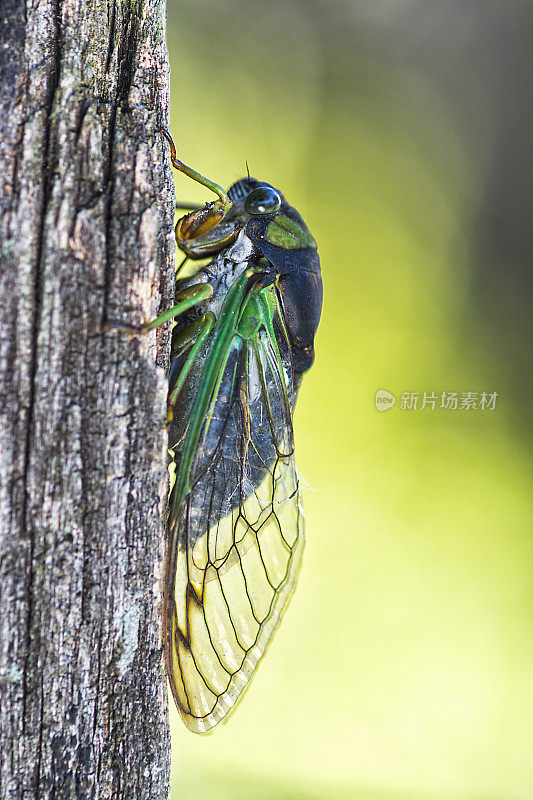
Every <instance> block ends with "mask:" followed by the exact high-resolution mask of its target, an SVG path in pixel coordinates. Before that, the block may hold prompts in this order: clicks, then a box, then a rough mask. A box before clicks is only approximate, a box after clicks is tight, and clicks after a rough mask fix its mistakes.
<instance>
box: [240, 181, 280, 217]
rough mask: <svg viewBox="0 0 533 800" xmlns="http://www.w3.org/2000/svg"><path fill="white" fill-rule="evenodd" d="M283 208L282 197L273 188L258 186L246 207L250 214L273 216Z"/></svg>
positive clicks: (251, 193) (249, 196) (252, 192)
mask: <svg viewBox="0 0 533 800" xmlns="http://www.w3.org/2000/svg"><path fill="white" fill-rule="evenodd" d="M280 206H281V197H280V196H279V194H278V193H277V192H276V190H275V189H273V188H272V187H271V186H258V187H257V189H253V190H252V191H251V192H250V194H249V195H248V197H247V198H246V202H245V204H244V207H245V209H246V211H247V212H248V213H249V214H273V213H274V212H275V211H277V210H278V209H279V208H280Z"/></svg>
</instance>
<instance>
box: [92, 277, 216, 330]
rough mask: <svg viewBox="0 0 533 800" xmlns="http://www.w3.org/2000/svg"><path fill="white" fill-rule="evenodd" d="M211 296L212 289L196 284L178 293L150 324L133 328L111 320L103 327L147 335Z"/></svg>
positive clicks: (208, 286) (203, 284)
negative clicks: (169, 305) (173, 301)
mask: <svg viewBox="0 0 533 800" xmlns="http://www.w3.org/2000/svg"><path fill="white" fill-rule="evenodd" d="M212 295H213V287H212V286H211V285H210V284H209V283H196V284H194V286H188V287H187V288H186V289H182V290H181V291H180V292H178V293H177V295H176V296H175V298H174V299H175V300H177V301H178V302H177V303H176V304H175V305H173V306H172V308H169V309H168V310H167V311H164V312H163V314H160V315H159V316H158V317H156V318H155V319H153V320H152V321H151V322H147V323H145V324H144V325H140V326H139V327H135V326H134V325H124V324H123V323H115V322H114V321H113V320H108V321H107V322H106V324H105V326H104V327H105V328H106V329H107V330H115V331H121V332H122V333H136V334H143V333H148V331H151V330H153V329H154V328H159V327H160V326H161V325H164V324H165V322H169V321H170V320H171V319H175V317H178V316H179V315H180V314H183V313H184V312H185V311H188V310H189V308H192V307H193V306H196V305H198V304H199V303H203V301H204V300H208V299H209V298H210V297H212Z"/></svg>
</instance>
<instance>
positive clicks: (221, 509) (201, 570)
mask: <svg viewBox="0 0 533 800" xmlns="http://www.w3.org/2000/svg"><path fill="white" fill-rule="evenodd" d="M170 142H171V151H172V161H173V164H174V166H176V167H177V168H179V169H181V171H184V172H186V173H187V174H189V175H191V177H194V178H195V179H196V180H200V182H201V183H204V185H207V186H209V187H210V188H213V189H214V191H216V192H217V194H218V195H219V198H220V199H219V200H218V201H216V202H215V203H210V204H207V205H206V206H205V207H204V208H201V209H196V210H195V211H193V212H192V213H190V214H188V215H187V216H185V217H183V218H182V219H181V220H180V221H179V222H178V224H177V226H176V238H177V243H178V246H179V247H180V248H181V249H182V250H183V251H184V252H185V254H186V256H187V257H189V258H205V257H206V256H212V259H211V261H210V262H209V264H208V265H207V266H205V267H203V268H202V269H200V270H199V272H198V273H197V274H196V275H195V276H194V277H193V278H189V279H186V280H180V279H179V278H178V280H177V283H176V297H177V300H178V303H177V306H176V307H175V308H174V309H172V310H171V312H167V314H165V315H163V316H162V317H161V318H159V322H158V321H154V323H152V326H153V325H154V324H159V323H160V322H161V321H162V320H163V318H164V319H165V320H166V319H168V318H170V317H178V319H177V323H176V326H175V328H174V331H173V338H172V351H171V367H170V376H169V408H170V409H171V412H172V422H171V425H170V432H169V438H170V441H169V447H170V448H172V450H173V452H174V454H175V465H176V480H175V484H174V487H173V490H172V493H171V498H170V512H169V543H168V554H167V562H166V582H165V648H166V663H167V669H168V674H169V679H170V685H171V688H172V693H173V696H174V699H175V701H176V704H177V706H178V709H179V712H180V715H181V717H182V719H183V721H184V723H185V724H186V725H187V727H188V728H189V729H190V730H192V731H194V732H196V733H206V732H207V731H209V730H210V729H211V728H212V727H213V726H214V725H216V724H217V723H218V722H220V721H221V720H222V719H224V717H226V716H227V714H228V713H230V711H232V709H233V708H234V706H235V704H236V702H237V701H238V699H239V698H240V696H241V695H242V693H243V691H244V689H245V688H246V686H247V684H248V682H249V680H250V678H251V676H252V674H253V672H254V670H255V668H256V666H257V664H258V662H259V660H260V659H261V657H262V655H263V654H264V652H265V650H266V647H267V645H268V643H269V641H270V639H271V637H272V635H273V633H274V631H275V630H276V628H277V626H278V624H279V622H280V619H281V616H282V614H283V612H284V610H285V608H286V606H287V603H288V601H289V598H290V596H291V594H292V591H293V589H294V586H295V581H296V577H297V574H298V571H299V567H300V562H301V557H302V550H303V544H304V534H303V514H302V509H301V505H300V491H299V484H298V477H297V473H296V468H295V462H294V444H293V430H292V413H293V408H294V403H295V400H296V395H297V392H298V389H299V386H300V383H301V379H302V375H303V373H304V372H306V371H307V370H308V369H309V367H310V366H311V364H312V363H313V358H314V350H313V340H314V335H315V332H316V328H317V326H318V321H319V317H320V311H321V305H322V282H321V277H320V265H319V259H318V254H317V249H316V244H315V242H314V240H313V239H312V237H311V235H310V234H309V231H308V230H307V227H306V226H305V223H304V221H303V219H302V218H301V216H300V215H299V214H298V212H297V211H296V210H295V209H293V208H291V207H290V206H289V205H288V204H287V203H286V201H285V199H284V198H283V196H282V195H281V194H280V193H279V192H278V191H277V190H276V189H274V187H272V186H270V185H269V184H267V183H264V182H262V181H257V180H255V179H252V178H244V179H242V180H240V181H238V182H237V183H235V184H234V185H233V186H232V187H231V188H230V189H229V191H228V193H227V194H226V193H225V192H223V190H222V189H221V188H220V187H219V186H217V185H216V184H213V183H212V182H210V181H207V179H205V178H203V176H199V175H198V173H195V172H194V171H193V170H190V168H188V167H185V165H183V164H182V163H181V162H179V161H178V160H177V159H176V156H175V149H174V146H173V143H172V140H171V139H170ZM178 315H179V316H178Z"/></svg>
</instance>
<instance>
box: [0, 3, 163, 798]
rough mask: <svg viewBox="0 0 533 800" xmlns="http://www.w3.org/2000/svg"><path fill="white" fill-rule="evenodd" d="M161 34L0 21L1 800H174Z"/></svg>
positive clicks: (53, 10) (148, 28) (148, 26)
mask: <svg viewBox="0 0 533 800" xmlns="http://www.w3.org/2000/svg"><path fill="white" fill-rule="evenodd" d="M164 13H165V8H164V3H163V2H161V0H35V2H31V0H3V3H2V16H3V19H2V26H0V45H1V46H0V187H1V189H0V244H1V251H0V258H1V269H0V297H1V302H0V464H1V467H0V608H1V614H0V723H1V732H0V744H1V752H0V797H1V798H2V800H14V799H15V798H17V800H19V798H24V800H30V798H31V799H33V798H36V799H37V798H39V800H47V799H48V798H54V800H60V798H87V799H88V798H91V800H92V799H93V798H116V799H117V800H119V799H121V798H143V800H144V799H146V800H148V798H149V799H150V800H159V798H161V799H162V798H166V797H167V794H168V777H169V733H168V722H167V713H166V689H165V683H164V676H163V670H162V662H161V631H160V619H161V598H160V576H161V574H162V568H161V564H162V556H163V549H164V533H163V531H164V525H163V521H164V516H165V511H166V495H167V489H168V477H167V456H166V431H165V421H166V414H165V399H166V380H165V375H164V366H165V363H166V357H167V354H168V330H165V331H164V332H163V333H162V334H161V333H160V334H158V341H157V343H156V334H155V333H152V334H150V335H149V336H146V337H143V338H142V339H141V338H139V337H132V336H128V335H125V334H120V333H117V332H106V331H105V329H104V323H105V321H106V319H120V320H124V321H129V322H131V323H136V324H138V323H140V322H144V321H146V320H148V319H151V318H152V317H154V316H155V315H156V314H157V313H159V312H160V311H161V310H162V309H164V308H166V307H168V305H169V301H170V295H171V292H172V271H173V270H172V268H173V250H174V245H173V232H172V220H173V203H174V194H173V184H172V180H171V174H170V168H169V162H168V150H167V145H166V142H165V141H164V139H163V138H162V137H161V135H160V133H159V130H160V128H161V126H162V125H163V124H164V125H168V78H169V74H168V72H169V70H168V58H167V52H166V43H165V24H164Z"/></svg>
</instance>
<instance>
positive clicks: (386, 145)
mask: <svg viewBox="0 0 533 800" xmlns="http://www.w3.org/2000/svg"><path fill="white" fill-rule="evenodd" d="M427 5H429V6H431V8H432V9H433V11H435V9H437V8H438V6H437V5H436V4H435V3H433V4H431V3H430V4H427ZM473 5H474V4H472V6H473ZM446 6H447V13H448V14H449V15H451V16H448V17H446V19H444V17H443V20H444V27H443V28H442V29H441V30H440V34H439V35H440V39H439V38H438V36H437V34H435V30H434V29H433V28H431V27H429V28H428V26H427V25H424V24H423V23H424V21H427V18H426V17H423V16H421V15H422V12H423V11H424V8H426V6H425V4H423V3H416V2H412V3H409V2H406V3H398V4H397V5H396V10H395V4H390V3H385V2H380V3H377V4H375V5H373V4H367V3H350V2H348V0H345V1H344V2H342V0H335V2H332V3H331V4H320V3H318V2H316V3H315V2H309V3H304V2H296V0H295V1H294V2H283V3H282V2H278V0H276V1H275V2H273V3H269V4H265V3H263V4H261V3H259V2H255V0H249V2H246V3H245V2H240V1H238V0H228V1H227V2H224V3H223V4H217V3H215V2H214V0H212V1H208V0H203V2H193V1H192V0H190V1H189V2H187V0H169V6H168V43H169V50H170V57H171V67H172V129H173V133H174V137H175V139H176V144H177V147H178V154H179V156H180V158H182V159H183V160H184V161H186V162H187V163H189V164H191V165H192V166H193V167H195V168H196V169H199V170H200V171H201V172H203V173H204V174H206V175H208V176H209V177H210V178H212V179H214V180H216V181H217V182H219V183H221V184H222V185H226V186H229V185H230V184H231V182H232V181H233V180H235V179H237V178H239V177H242V175H243V174H245V173H246V166H245V162H246V161H247V162H248V164H249V166H250V172H251V174H252V175H253V176H255V177H258V178H262V179H265V180H267V181H269V182H270V183H272V184H274V185H275V186H278V187H279V188H280V189H281V190H282V191H283V192H284V194H285V195H286V197H287V198H288V200H289V201H290V202H291V203H292V204H293V205H295V206H296V208H298V210H299V211H300V212H301V213H302V214H303V215H304V217H305V219H306V221H307V222H308V224H309V228H310V230H311V231H312V233H313V235H314V237H315V238H316V240H317V242H318V244H319V252H320V255H321V261H322V269H323V277H324V286H325V304H324V312H323V319H322V323H321V327H320V329H319V333H318V337H317V347H316V351H317V358H316V363H315V365H314V367H313V369H312V370H311V372H310V373H309V374H308V375H307V376H306V378H305V380H304V383H303V387H302V390H301V393H300V398H299V400H298V407H297V411H296V442H297V463H298V466H299V471H300V474H301V476H302V478H303V480H304V482H305V483H306V484H308V485H309V486H310V487H312V489H311V488H310V489H308V490H306V491H305V492H304V503H305V511H306V520H307V550H306V555H305V562H304V569H303V571H302V576H301V579H300V584H299V587H298V590H297V592H296V594H295V597H294V599H293V601H292V605H291V608H290V610H289V611H288V613H287V616H286V618H285V620H284V623H283V625H282V627H281V629H280V631H279V633H278V634H277V636H276V639H275V641H274V643H273V646H272V648H271V650H270V652H269V654H268V656H267V657H266V658H265V661H264V663H263V664H262V666H261V668H260V669H259V672H258V674H257V676H256V678H255V679H254V681H253V685H252V687H251V689H250V691H249V693H248V694H247V697H246V699H245V700H244V701H243V703H242V705H241V707H240V708H239V710H238V711H237V713H236V714H235V716H234V717H232V719H231V720H230V722H229V723H228V724H227V725H225V726H221V728H220V729H217V730H216V731H215V733H214V734H213V735H212V736H210V737H207V738H199V737H195V736H193V735H192V734H190V733H188V732H187V731H186V730H185V728H184V727H183V726H181V723H180V722H179V721H178V719H177V714H173V715H172V721H173V740H174V747H175V760H174V773H173V779H174V787H175V796H176V798H178V797H179V798H182V797H192V796H195V797H199V798H201V800H226V798H232V799H233V800H239V798H241V797H242V798H245V797H246V798H247V800H248V798H258V800H261V798H263V797H264V798H267V797H269V798H280V799H282V798H291V800H299V798H302V800H303V798H310V799H314V798H318V797H324V798H325V797H338V798H341V799H342V800H344V798H348V797H350V798H354V800H356V799H357V798H363V797H364V798H368V800H372V798H375V799H376V800H385V799H386V800H396V798H399V799H400V800H407V799H408V798H412V799H413V800H417V798H426V799H427V800H431V799H432V798H435V800H437V798H441V797H442V798H448V799H451V798H464V799H465V800H466V799H467V798H468V799H470V798H471V799H472V800H481V798H491V799H494V800H530V798H531V797H532V796H533V759H532V757H531V745H532V741H533V681H532V678H531V674H532V666H533V635H532V628H531V615H532V611H533V597H532V592H531V562H532V555H533V553H532V551H533V547H532V539H531V529H532V524H531V523H532V518H533V514H532V511H533V509H532V503H531V473H532V469H531V467H532V460H531V451H530V449H528V447H527V444H528V441H530V432H531V428H530V427H529V426H530V421H531V403H530V400H528V398H527V392H528V391H529V392H530V391H531V374H526V375H525V376H524V374H523V371H522V369H521V365H520V359H521V354H522V352H523V353H524V359H525V358H526V355H527V352H529V350H530V343H529V340H528V339H527V336H526V334H527V333H528V332H527V330H526V329H525V324H526V323H525V322H524V323H523V324H522V325H521V326H518V329H515V327H514V325H513V324H512V321H513V320H515V319H521V320H525V319H526V315H524V312H523V295H524V293H523V292H522V291H521V290H520V287H519V285H518V284H517V282H516V281H515V280H514V277H513V274H512V273H509V272H506V273H505V274H501V273H500V272H498V264H499V262H498V259H497V258H494V260H493V262H492V263H489V262H490V259H489V257H488V256H487V260H486V261H484V262H483V263H480V256H479V254H480V253H481V252H484V253H485V254H487V253H488V252H489V253H490V238H489V237H488V236H485V232H486V231H488V230H489V229H490V231H491V232H492V233H494V228H493V227H491V225H492V223H491V219H492V220H493V217H490V215H489V216H487V215H486V207H487V204H486V202H485V198H486V196H487V186H489V185H490V181H491V174H493V173H492V172H491V170H493V169H494V159H495V157H496V156H497V153H498V148H497V142H496V140H497V138H498V125H497V118H498V113H499V106H498V102H497V101H498V95H497V92H495V91H494V92H493V91H491V89H492V87H493V85H492V83H491V81H494V86H496V83H497V80H496V78H495V77H494V75H493V74H492V73H491V70H490V69H489V66H491V64H492V62H491V58H492V59H493V60H494V59H497V58H499V57H500V56H501V54H500V56H498V55H496V53H497V51H496V50H495V51H494V55H491V52H490V49H488V50H487V52H485V51H484V49H483V47H482V46H481V45H482V44H483V42H484V41H485V40H482V41H481V44H480V41H479V37H482V36H483V28H482V26H481V27H480V24H479V25H478V22H479V20H477V18H476V17H473V18H472V15H471V14H467V13H466V10H467V9H468V8H469V6H468V4H462V6H461V4H460V3H450V5H449V6H448V4H446ZM400 7H401V8H400ZM512 8H513V9H514V10H515V14H519V12H518V10H517V9H518V8H519V5H518V4H516V8H515V5H514V4H513V5H512ZM379 9H381V10H382V12H383V15H382V18H381V17H380V16H379V13H378V11H379ZM402 9H403V12H404V13H405V11H406V9H407V10H410V11H411V17H410V19H408V20H407V23H406V22H405V20H404V17H402V16H401V13H400V12H401V11H402ZM461 9H463V12H464V13H463V16H461V14H462V11H461ZM426 10H427V8H426ZM454 10H455V14H456V17H455V18H454V17H453V13H454ZM508 10H509V9H508ZM524 13H525V12H524ZM395 15H396V16H395ZM429 19H430V20H431V19H432V18H431V16H430V17H429ZM517 19H518V20H519V19H520V17H519V16H518V17H517ZM493 21H494V20H493ZM400 23H401V24H400ZM418 23H420V25H419V28H417V24H418ZM402 24H403V26H404V27H402ZM494 24H495V25H496V34H497V32H498V28H497V20H496V23H494ZM502 24H503V23H502ZM446 26H447V27H446ZM469 26H470V28H469ZM437 30H439V29H438V28H437ZM491 30H492V29H491ZM406 31H407V33H408V34H409V36H407V33H406ZM468 32H470V36H471V40H470V44H469V39H468ZM436 36H437V40H436V41H435V37H436ZM431 37H433V39H432V38H431ZM496 40H497V35H496ZM511 42H512V38H511ZM461 43H462V49H461V46H460V45H461ZM476 48H477V49H476ZM425 57H426V60H425ZM461 58H462V59H463V61H461ZM500 60H501V58H500ZM498 63H500V62H498ZM492 65H493V66H494V64H492ZM496 66H497V64H496ZM463 67H464V68H465V70H464V71H463ZM465 76H466V77H465ZM468 76H469V77H468ZM496 88H497V87H496ZM499 89H500V91H503V89H502V86H501V85H500V86H499ZM516 102H517V103H520V102H521V100H520V98H519V97H518V98H517V101H516ZM176 191H177V195H178V197H179V199H181V200H186V199H187V200H193V201H204V200H206V199H212V198H211V197H208V196H207V195H206V193H205V192H204V191H203V190H202V189H201V187H197V186H196V185H195V184H193V183H192V182H190V181H188V180H187V179H186V178H185V177H183V176H181V175H177V176H176ZM484 215H485V216H484ZM484 269H485V272H483V270H484ZM495 276H496V277H495ZM513 281H514V282H513ZM479 287H483V290H484V291H481V289H479ZM525 288H527V287H525ZM480 298H482V299H483V303H484V304H485V305H483V303H481V302H480ZM487 303H488V305H487ZM513 304H515V305H514V306H513ZM487 308H488V309H489V310H490V309H492V312H493V313H492V314H491V313H488V312H487ZM499 309H502V314H501V318H500V316H499ZM505 320H507V321H508V322H505ZM526 363H527V362H526V361H524V364H526ZM378 389H387V390H389V391H391V392H393V393H394V394H395V395H396V398H397V403H396V406H395V408H394V409H392V410H390V411H387V412H386V413H380V412H378V411H376V408H375V404H374V396H375V392H376V391H377V390H378ZM404 391H412V392H420V395H421V396H422V393H423V392H424V391H427V392H436V393H437V394H440V393H441V392H443V391H446V392H451V391H458V392H463V391H472V392H478V393H481V392H483V391H487V392H493V391H495V392H498V394H499V397H498V399H497V402H496V408H495V409H494V410H493V411H489V410H485V411H481V410H480V409H476V410H468V411H467V410H459V409H458V410H455V411H454V410H444V409H442V410H441V409H438V408H436V409H435V410H431V409H428V408H426V409H424V410H420V409H418V410H406V409H401V408H400V407H399V399H400V395H401V393H402V392H404Z"/></svg>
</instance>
